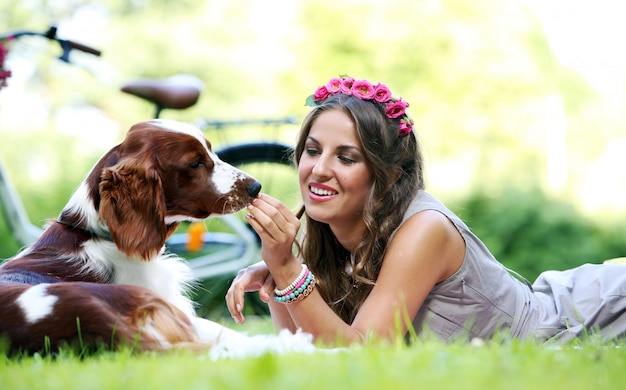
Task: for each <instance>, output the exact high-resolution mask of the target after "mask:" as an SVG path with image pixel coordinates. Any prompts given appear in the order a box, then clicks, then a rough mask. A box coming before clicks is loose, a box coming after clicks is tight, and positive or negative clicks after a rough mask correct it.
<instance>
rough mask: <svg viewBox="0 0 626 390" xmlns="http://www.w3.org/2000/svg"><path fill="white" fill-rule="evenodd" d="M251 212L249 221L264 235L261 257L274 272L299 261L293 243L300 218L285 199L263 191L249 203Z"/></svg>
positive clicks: (262, 237) (261, 236)
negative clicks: (286, 203) (273, 196)
mask: <svg viewBox="0 0 626 390" xmlns="http://www.w3.org/2000/svg"><path fill="white" fill-rule="evenodd" d="M248 212H249V214H248V215H247V216H246V217H247V219H248V222H249V223H250V226H252V228H253V229H254V230H255V231H256V232H257V234H258V235H259V237H260V238H261V242H262V248H261V257H262V258H263V260H264V261H265V263H266V264H267V265H268V267H269V269H270V270H271V271H272V273H274V271H280V270H281V268H284V267H285V266H290V265H291V266H293V264H294V263H296V262H297V260H296V259H295V256H294V254H293V244H294V242H295V240H296V234H298V230H299V229H300V220H299V219H298V218H297V217H296V216H295V215H294V214H293V213H292V212H291V210H289V208H288V207H287V206H285V205H284V204H283V203H282V202H280V201H279V200H277V199H275V198H272V197H271V196H269V195H267V194H260V195H259V197H258V198H256V199H255V200H254V201H253V202H252V204H250V205H249V206H248ZM274 276H275V277H277V276H278V275H277V274H274Z"/></svg>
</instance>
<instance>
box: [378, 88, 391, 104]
mask: <svg viewBox="0 0 626 390" xmlns="http://www.w3.org/2000/svg"><path fill="white" fill-rule="evenodd" d="M390 99H391V91H390V90H389V88H387V86H386V85H385V84H381V83H378V85H376V86H375V87H374V100H375V101H376V102H378V103H386V102H388V101H389V100H390Z"/></svg>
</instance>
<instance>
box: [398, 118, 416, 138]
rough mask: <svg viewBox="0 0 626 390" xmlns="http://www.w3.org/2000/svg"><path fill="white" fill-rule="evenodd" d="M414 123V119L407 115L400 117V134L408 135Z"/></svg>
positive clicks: (402, 135)
mask: <svg viewBox="0 0 626 390" xmlns="http://www.w3.org/2000/svg"><path fill="white" fill-rule="evenodd" d="M413 124H414V123H413V120H411V119H408V118H407V117H404V118H403V119H400V131H399V132H398V134H399V135H400V136H401V137H404V136H405V135H408V134H409V133H410V132H411V130H413Z"/></svg>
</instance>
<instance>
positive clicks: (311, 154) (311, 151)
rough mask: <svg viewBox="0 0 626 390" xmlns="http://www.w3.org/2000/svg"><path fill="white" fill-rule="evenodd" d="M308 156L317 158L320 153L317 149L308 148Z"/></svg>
mask: <svg viewBox="0 0 626 390" xmlns="http://www.w3.org/2000/svg"><path fill="white" fill-rule="evenodd" d="M306 154H308V155H309V156H315V155H316V154H319V151H318V150H317V149H313V148H307V149H306Z"/></svg>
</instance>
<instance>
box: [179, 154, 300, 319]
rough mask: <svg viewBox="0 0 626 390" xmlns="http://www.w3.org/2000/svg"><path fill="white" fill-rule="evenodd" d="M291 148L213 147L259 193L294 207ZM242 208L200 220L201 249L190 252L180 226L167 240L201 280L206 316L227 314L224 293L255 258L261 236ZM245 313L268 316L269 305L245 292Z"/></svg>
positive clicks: (296, 200)
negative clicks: (251, 181) (252, 180)
mask: <svg viewBox="0 0 626 390" xmlns="http://www.w3.org/2000/svg"><path fill="white" fill-rule="evenodd" d="M292 151H293V149H292V147H291V146H288V145H284V144H280V143H269V142H258V143H248V144H239V145H233V146H229V147H226V148H223V149H219V150H217V151H216V154H217V155H218V156H219V157H220V159H222V160H223V161H225V162H227V163H229V164H231V165H234V166H236V167H237V168H239V169H241V170H243V171H245V172H246V173H248V174H250V175H252V176H253V177H255V178H256V179H257V180H258V181H259V182H260V183H261V185H262V186H263V187H262V192H263V193H266V194H269V195H271V196H273V197H275V198H277V199H280V200H281V201H283V202H284V203H285V204H286V205H287V206H289V207H290V208H292V209H293V210H294V211H295V210H296V209H297V208H298V207H299V205H300V202H301V200H300V193H299V188H298V181H297V173H296V169H295V167H294V166H293V164H292V163H291V158H290V157H291V153H292ZM246 213H247V212H246V211H245V210H242V211H240V212H238V213H235V214H229V215H226V216H222V217H218V218H209V219H207V220H205V221H203V222H202V224H203V225H204V228H205V229H206V231H205V232H204V233H203V235H202V242H203V245H202V248H201V249H200V250H199V251H197V252H195V253H194V252H190V251H188V249H187V246H186V243H187V240H188V235H187V234H186V233H185V232H186V229H187V228H188V226H187V227H182V229H180V232H177V233H176V234H174V236H172V238H171V239H170V240H169V241H168V247H169V250H170V251H171V252H174V253H176V254H178V255H180V256H182V257H183V258H185V259H187V261H188V262H189V265H190V266H191V268H192V269H193V271H194V276H195V277H196V278H197V279H199V280H200V281H201V285H200V286H199V289H197V291H196V293H195V296H194V297H192V299H193V300H194V301H196V302H197V303H199V304H200V306H201V307H202V308H203V311H205V312H206V313H205V315H206V314H209V316H211V317H214V316H226V315H227V314H228V311H227V309H226V306H225V302H224V296H225V294H226V291H227V289H228V287H229V286H230V283H231V281H232V279H233V278H234V276H235V275H236V273H237V272H238V271H239V270H240V269H242V268H244V267H246V266H248V265H250V264H252V263H255V262H257V261H259V260H261V257H260V249H261V245H260V240H259V238H258V236H257V235H256V233H255V232H254V230H252V228H251V227H250V225H249V224H248V223H247V221H246V220H245V214H246ZM245 306H246V308H245V311H246V313H247V314H249V315H259V314H260V315H264V314H268V308H267V305H266V304H265V303H264V302H261V301H260V299H259V298H258V295H257V294H246V305H245Z"/></svg>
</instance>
